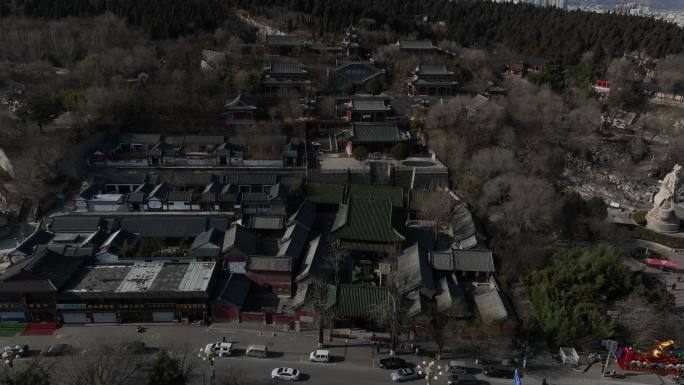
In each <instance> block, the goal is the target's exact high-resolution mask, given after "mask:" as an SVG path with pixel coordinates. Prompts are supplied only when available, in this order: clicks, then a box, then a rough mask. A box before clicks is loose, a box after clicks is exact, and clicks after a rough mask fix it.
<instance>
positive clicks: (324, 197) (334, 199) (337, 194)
mask: <svg viewBox="0 0 684 385" xmlns="http://www.w3.org/2000/svg"><path fill="white" fill-rule="evenodd" d="M343 190H344V186H343V185H339V184H318V183H307V185H306V198H307V199H308V200H310V201H311V202H313V203H320V204H329V205H337V204H339V203H340V202H341V201H342V191H343Z"/></svg>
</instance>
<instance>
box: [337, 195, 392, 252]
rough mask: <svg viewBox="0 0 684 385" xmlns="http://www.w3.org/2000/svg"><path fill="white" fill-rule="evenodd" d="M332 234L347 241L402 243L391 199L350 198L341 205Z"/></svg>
mask: <svg viewBox="0 0 684 385" xmlns="http://www.w3.org/2000/svg"><path fill="white" fill-rule="evenodd" d="M331 232H332V233H334V236H335V237H337V238H339V239H343V240H345V241H370V242H385V243H389V242H402V241H403V240H404V237H403V236H402V235H401V234H399V232H398V231H397V230H396V229H395V227H394V225H393V223H392V204H391V202H390V200H389V199H359V198H350V199H349V202H348V203H346V204H340V207H339V209H338V210H337V215H336V216H335V222H334V224H333V228H332V231H331Z"/></svg>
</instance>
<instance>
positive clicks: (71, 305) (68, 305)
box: [57, 303, 86, 310]
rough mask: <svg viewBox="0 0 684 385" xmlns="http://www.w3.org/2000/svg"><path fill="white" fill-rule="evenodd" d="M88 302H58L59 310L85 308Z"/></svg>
mask: <svg viewBox="0 0 684 385" xmlns="http://www.w3.org/2000/svg"><path fill="white" fill-rule="evenodd" d="M85 309H86V304H84V303H58V304H57V310H85Z"/></svg>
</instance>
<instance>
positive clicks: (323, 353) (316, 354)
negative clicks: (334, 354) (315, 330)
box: [309, 349, 330, 362]
mask: <svg viewBox="0 0 684 385" xmlns="http://www.w3.org/2000/svg"><path fill="white" fill-rule="evenodd" d="M309 361H311V362H330V351H329V350H321V349H319V350H315V351H313V352H311V354H309Z"/></svg>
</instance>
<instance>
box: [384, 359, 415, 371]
mask: <svg viewBox="0 0 684 385" xmlns="http://www.w3.org/2000/svg"><path fill="white" fill-rule="evenodd" d="M378 366H379V367H381V368H383V369H393V370H395V369H401V368H407V367H409V366H410V365H409V364H407V363H406V361H404V360H402V359H401V358H397V357H387V358H383V359H381V360H379V361H378Z"/></svg>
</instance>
